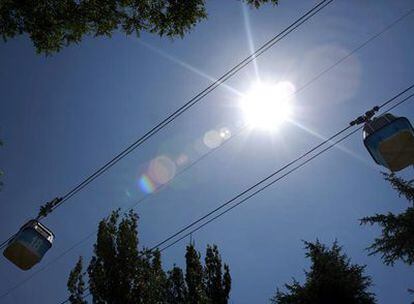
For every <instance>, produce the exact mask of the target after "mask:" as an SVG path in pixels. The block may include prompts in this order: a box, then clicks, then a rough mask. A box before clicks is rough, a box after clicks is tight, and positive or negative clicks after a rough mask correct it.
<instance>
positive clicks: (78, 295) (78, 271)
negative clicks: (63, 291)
mask: <svg viewBox="0 0 414 304" xmlns="http://www.w3.org/2000/svg"><path fill="white" fill-rule="evenodd" d="M82 271H83V265H82V257H80V258H79V260H78V262H77V263H76V266H75V268H73V270H72V271H71V272H70V274H69V279H68V290H69V292H70V297H69V301H70V303H72V304H86V303H87V302H86V301H85V300H84V296H85V294H84V292H85V281H84V278H83V274H82Z"/></svg>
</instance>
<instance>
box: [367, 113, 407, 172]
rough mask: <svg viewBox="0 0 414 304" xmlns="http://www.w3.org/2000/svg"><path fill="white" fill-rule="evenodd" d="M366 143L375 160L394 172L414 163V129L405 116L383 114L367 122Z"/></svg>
mask: <svg viewBox="0 0 414 304" xmlns="http://www.w3.org/2000/svg"><path fill="white" fill-rule="evenodd" d="M363 139H364V145H365V147H366V148H367V150H368V152H369V153H370V154H371V156H372V158H373V159H374V160H375V162H376V163H377V164H379V165H381V166H384V167H386V168H388V169H389V170H390V171H392V172H397V171H400V170H403V169H404V168H406V167H408V166H410V165H414V129H413V127H412V125H411V123H410V121H409V120H408V119H407V118H405V117H396V116H394V115H392V114H389V113H387V114H383V115H381V116H378V117H375V118H373V119H370V120H368V121H366V122H365V125H364V128H363Z"/></svg>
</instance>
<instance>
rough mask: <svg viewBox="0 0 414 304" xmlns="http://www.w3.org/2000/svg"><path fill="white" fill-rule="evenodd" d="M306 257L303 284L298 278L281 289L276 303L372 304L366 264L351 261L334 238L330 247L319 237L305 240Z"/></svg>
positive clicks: (272, 300)
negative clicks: (307, 267) (307, 264)
mask: <svg viewBox="0 0 414 304" xmlns="http://www.w3.org/2000/svg"><path fill="white" fill-rule="evenodd" d="M305 249H306V250H307V253H306V257H307V258H310V260H311V263H312V265H311V268H310V271H308V272H305V276H306V280H305V283H304V284H303V285H301V284H300V283H299V282H298V281H296V280H295V279H294V280H293V283H292V284H285V288H286V289H287V291H286V292H282V291H280V290H279V289H278V290H277V292H276V295H275V296H274V297H273V298H272V299H271V302H272V303H274V304H315V303H317V304H331V303H336V304H372V303H376V300H375V297H374V294H372V293H370V292H369V291H368V288H369V287H370V286H371V278H370V277H369V276H365V275H364V271H365V266H359V265H356V264H351V263H350V260H349V258H348V257H347V256H346V255H345V254H343V253H342V248H341V247H340V246H339V245H338V243H337V242H335V243H334V244H333V245H332V247H331V248H328V247H326V246H325V245H323V244H321V243H320V242H319V241H316V242H315V243H310V242H305Z"/></svg>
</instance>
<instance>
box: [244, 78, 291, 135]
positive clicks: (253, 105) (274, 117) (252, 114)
mask: <svg viewBox="0 0 414 304" xmlns="http://www.w3.org/2000/svg"><path fill="white" fill-rule="evenodd" d="M294 93H295V86H294V85H293V84H292V83H291V82H289V81H283V82H279V83H277V84H275V85H270V84H264V83H257V84H255V85H254V86H253V87H252V88H251V89H250V90H249V91H248V92H247V94H246V95H245V96H244V97H243V98H242V100H241V107H242V110H243V114H244V116H245V120H246V122H247V124H248V125H250V126H251V127H254V128H260V129H265V130H273V129H275V128H277V127H278V126H279V125H280V124H281V123H282V122H284V121H286V120H288V119H289V117H290V115H291V114H292V106H291V102H290V100H291V99H292V97H293V94H294Z"/></svg>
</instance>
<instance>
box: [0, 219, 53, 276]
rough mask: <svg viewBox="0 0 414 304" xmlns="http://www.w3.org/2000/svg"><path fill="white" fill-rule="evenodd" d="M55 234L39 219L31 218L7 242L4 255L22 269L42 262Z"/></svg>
mask: <svg viewBox="0 0 414 304" xmlns="http://www.w3.org/2000/svg"><path fill="white" fill-rule="evenodd" d="M53 239H54V234H53V232H51V231H50V230H49V229H48V228H46V227H45V226H44V225H43V224H41V223H40V222H39V221H38V220H30V221H28V222H27V223H26V224H24V225H23V226H22V227H21V228H20V230H19V232H18V233H17V234H16V235H14V236H13V238H12V239H11V240H10V241H9V242H8V243H7V246H6V249H5V250H4V251H3V255H4V256H5V257H6V258H7V259H8V260H9V261H10V262H12V263H13V264H15V265H16V266H17V267H19V268H20V269H22V270H28V269H30V268H32V267H33V266H34V265H36V264H37V263H39V262H40V260H41V259H42V258H43V256H44V255H45V253H46V252H47V251H48V250H49V249H50V248H51V247H52V243H53Z"/></svg>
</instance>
